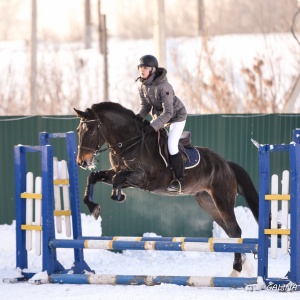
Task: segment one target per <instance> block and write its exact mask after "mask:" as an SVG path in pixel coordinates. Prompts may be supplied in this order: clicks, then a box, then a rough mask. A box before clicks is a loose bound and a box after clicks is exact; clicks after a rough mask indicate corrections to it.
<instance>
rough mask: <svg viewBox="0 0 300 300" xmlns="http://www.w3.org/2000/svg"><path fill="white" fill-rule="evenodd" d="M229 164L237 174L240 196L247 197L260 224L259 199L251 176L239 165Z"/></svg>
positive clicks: (230, 162) (229, 162)
mask: <svg viewBox="0 0 300 300" xmlns="http://www.w3.org/2000/svg"><path fill="white" fill-rule="evenodd" d="M227 162H228V164H229V166H230V167H231V169H232V170H233V172H234V174H235V177H236V180H237V184H238V192H239V194H240V195H242V196H244V197H245V199H246V201H247V203H248V205H249V207H250V209H251V211H252V213H253V215H254V218H255V219H256V221H257V222H258V206H259V197H258V193H257V191H256V188H255V186H254V184H253V182H252V180H251V178H250V176H249V174H248V173H247V171H246V170H245V169H244V168H242V167H241V166H239V165H238V164H236V163H234V162H232V161H227Z"/></svg>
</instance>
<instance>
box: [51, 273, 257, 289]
mask: <svg viewBox="0 0 300 300" xmlns="http://www.w3.org/2000/svg"><path fill="white" fill-rule="evenodd" d="M49 281H50V282H51V283H61V284H62V283H68V284H113V285H116V284H121V285H143V284H145V285H150V286H152V285H159V284H162V283H165V284H176V285H183V286H194V287H230V288H245V287H246V286H247V285H250V284H255V283H257V278H254V277H250V278H243V277H201V276H146V275H139V276H138V275H101V274H99V275H94V274H75V275H66V274H52V275H50V276H49Z"/></svg>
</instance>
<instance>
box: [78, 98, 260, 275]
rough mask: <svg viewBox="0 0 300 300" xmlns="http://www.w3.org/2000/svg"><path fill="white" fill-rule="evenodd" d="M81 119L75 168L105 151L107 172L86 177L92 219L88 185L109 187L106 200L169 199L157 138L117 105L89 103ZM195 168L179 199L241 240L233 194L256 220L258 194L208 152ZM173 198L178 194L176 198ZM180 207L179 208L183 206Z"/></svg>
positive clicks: (238, 266)
mask: <svg viewBox="0 0 300 300" xmlns="http://www.w3.org/2000/svg"><path fill="white" fill-rule="evenodd" d="M75 111H76V114H77V116H78V117H79V118H80V124H79V126H78V128H77V132H78V136H79V146H78V155H77V163H78V165H79V166H81V167H83V168H88V169H92V168H94V167H95V164H94V159H95V156H96V155H98V154H99V153H100V152H102V151H104V150H105V149H101V147H102V145H103V144H105V143H106V144H107V145H108V148H106V149H109V151H110V163H111V167H112V168H111V169H109V170H103V171H98V172H92V173H91V174H90V175H89V176H88V178H87V186H86V190H85V194H84V203H85V204H87V205H88V207H89V210H90V212H91V213H92V214H93V215H94V217H95V218H98V216H99V214H100V206H99V205H98V204H96V203H94V202H93V199H92V195H93V186H94V184H95V183H96V182H98V181H102V182H105V183H107V184H111V185H112V194H111V199H113V200H115V201H120V202H121V201H124V200H125V197H126V196H125V194H124V193H123V192H122V189H123V188H126V187H135V188H140V189H143V190H146V191H150V192H152V193H155V194H159V195H169V196H170V195H172V196H174V193H172V192H168V191H167V186H168V184H169V183H170V181H171V180H172V177H173V175H172V170H171V169H170V168H166V165H165V163H164V161H163V159H162V158H161V156H160V154H159V150H158V133H155V132H154V133H152V134H144V132H143V127H144V126H146V124H145V123H146V122H145V121H144V122H142V121H141V120H139V119H137V118H136V115H135V114H134V113H133V112H132V111H131V110H128V109H126V108H124V107H123V106H121V105H120V104H117V103H112V102H103V103H99V104H94V105H93V106H92V107H91V108H88V109H86V110H85V111H84V112H83V111H79V110H76V109H75ZM196 148H197V149H198V151H199V153H200V155H201V160H200V163H199V164H198V165H197V166H196V167H194V168H192V169H188V170H185V189H184V193H183V194H180V195H191V196H194V197H195V199H196V200H197V202H198V203H199V205H200V206H201V207H202V208H203V209H204V210H205V211H207V212H208V213H209V214H210V215H211V216H212V218H213V219H214V220H215V221H216V222H217V224H218V225H220V226H221V227H222V228H223V229H224V231H225V232H226V234H227V235H228V236H229V237H231V238H240V237H241V229H240V227H239V225H238V223H237V221H236V217H235V214H234V207H235V202H236V195H237V193H238V192H239V193H240V194H241V195H243V196H244V197H245V199H246V201H247V203H248V205H249V207H250V209H251V211H252V213H253V215H254V217H255V219H256V220H258V193H257V191H256V189H255V187H254V185H253V183H252V180H251V178H250V177H249V175H248V173H247V172H246V171H245V170H244V169H243V168H242V167H241V166H239V165H237V164H236V163H233V162H230V161H226V160H225V159H224V158H222V157H221V156H220V155H218V154H217V153H216V152H214V151H213V150H211V149H208V148H203V147H196ZM175 195H178V194H175ZM183 205H184V204H183ZM244 259H245V257H244V255H242V254H241V253H235V259H234V263H233V269H234V270H233V273H232V276H237V275H238V274H239V272H240V271H241V270H242V264H243V262H244Z"/></svg>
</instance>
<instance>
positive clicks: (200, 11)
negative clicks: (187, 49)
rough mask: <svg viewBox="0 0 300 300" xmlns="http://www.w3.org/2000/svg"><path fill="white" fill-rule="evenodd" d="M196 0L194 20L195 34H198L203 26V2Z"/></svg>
mask: <svg viewBox="0 0 300 300" xmlns="http://www.w3.org/2000/svg"><path fill="white" fill-rule="evenodd" d="M196 1H197V15H196V18H197V21H196V26H197V27H196V35H197V36H199V35H201V34H202V32H203V26H204V22H203V19H204V4H203V0H196Z"/></svg>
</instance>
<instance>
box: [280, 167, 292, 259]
mask: <svg viewBox="0 0 300 300" xmlns="http://www.w3.org/2000/svg"><path fill="white" fill-rule="evenodd" d="M289 178H290V172H289V171H287V170H285V171H283V172H282V195H288V194H289ZM281 210H282V221H281V228H282V229H288V213H289V201H288V200H282V204H281ZM281 251H282V254H287V252H288V235H287V234H283V235H282V236H281Z"/></svg>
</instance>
